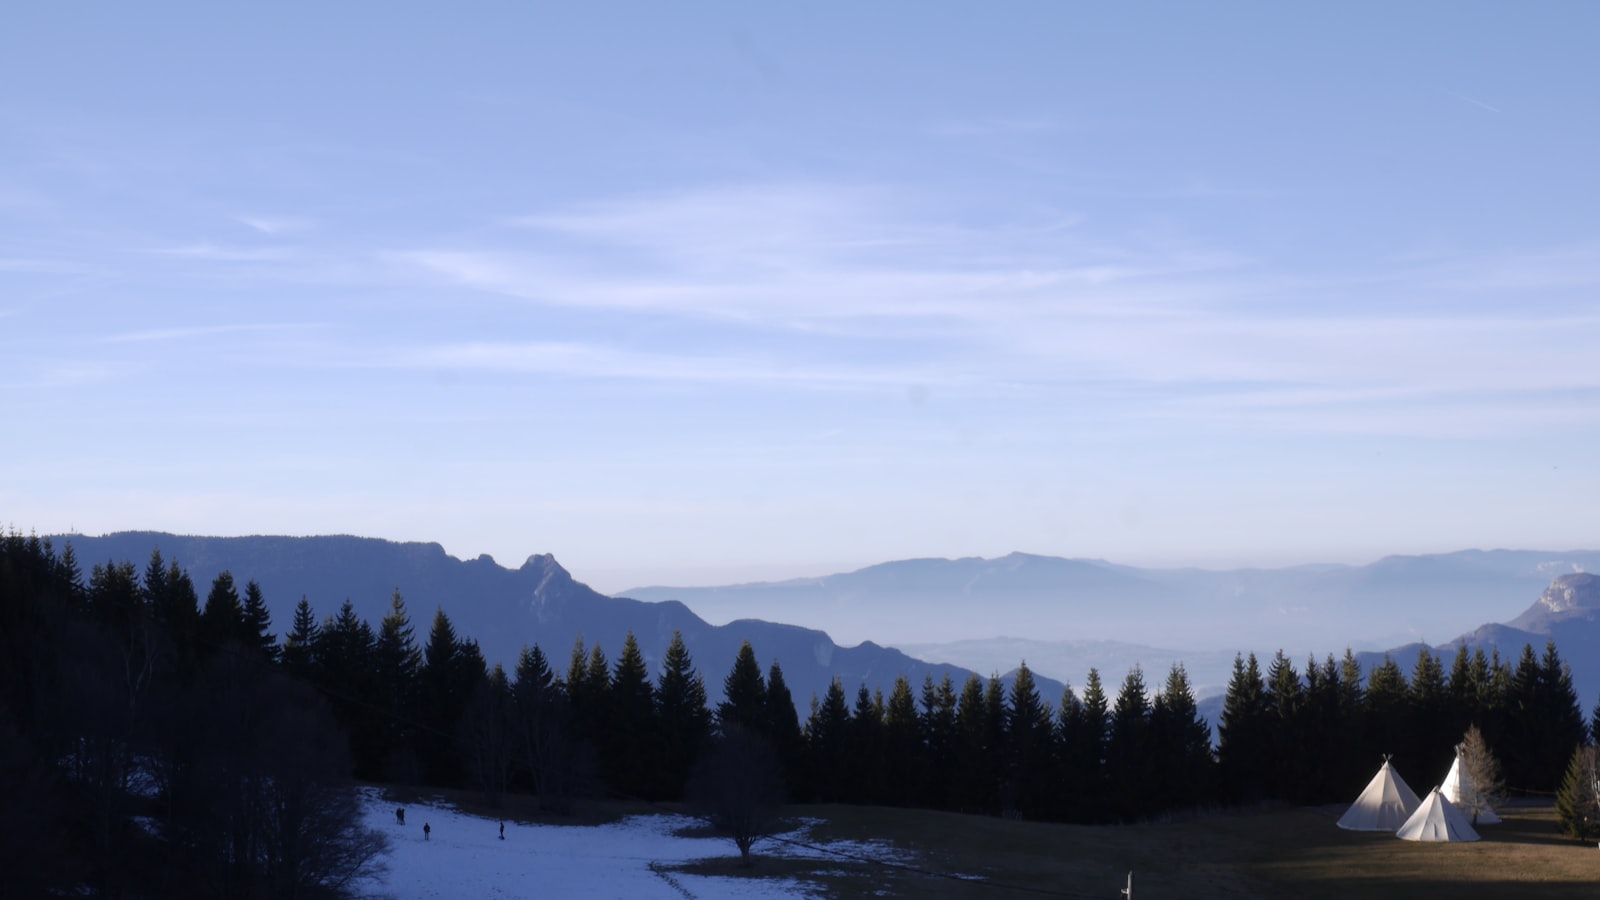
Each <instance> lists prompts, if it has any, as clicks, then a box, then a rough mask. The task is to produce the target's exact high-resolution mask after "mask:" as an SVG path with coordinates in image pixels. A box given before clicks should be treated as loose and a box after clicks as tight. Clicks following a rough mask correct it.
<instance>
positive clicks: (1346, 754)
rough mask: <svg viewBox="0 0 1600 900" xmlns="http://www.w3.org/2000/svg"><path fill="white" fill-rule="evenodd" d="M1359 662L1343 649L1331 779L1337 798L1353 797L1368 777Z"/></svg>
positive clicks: (1364, 689) (1369, 776) (1369, 774)
mask: <svg viewBox="0 0 1600 900" xmlns="http://www.w3.org/2000/svg"><path fill="white" fill-rule="evenodd" d="M1364 681H1365V679H1364V678H1363V677H1362V672H1361V662H1360V661H1359V660H1357V659H1356V655H1355V651H1353V650H1351V649H1350V648H1349V647H1346V648H1345V650H1344V658H1343V659H1342V660H1340V661H1339V727H1340V737H1341V741H1340V744H1339V746H1340V752H1339V753H1338V754H1337V755H1336V757H1335V759H1336V766H1335V769H1334V773H1333V779H1332V780H1331V781H1330V783H1331V784H1332V785H1333V790H1334V793H1335V794H1336V795H1337V796H1339V797H1351V796H1355V795H1356V792H1358V791H1360V790H1361V788H1362V786H1363V785H1365V784H1366V781H1367V780H1368V779H1370V778H1371V776H1372V773H1371V771H1370V770H1369V769H1370V767H1369V766H1368V764H1367V762H1366V761H1365V760H1366V754H1365V752H1364V749H1363V748H1365V747H1366V745H1367V692H1366V688H1365V687H1363V682H1364Z"/></svg>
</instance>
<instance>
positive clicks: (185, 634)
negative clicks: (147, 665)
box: [144, 550, 200, 684]
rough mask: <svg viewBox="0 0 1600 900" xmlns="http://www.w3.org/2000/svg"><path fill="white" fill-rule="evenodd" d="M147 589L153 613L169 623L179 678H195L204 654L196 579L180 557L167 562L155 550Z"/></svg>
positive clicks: (186, 680) (147, 572) (147, 571)
mask: <svg viewBox="0 0 1600 900" xmlns="http://www.w3.org/2000/svg"><path fill="white" fill-rule="evenodd" d="M144 593H145V598H146V599H145V602H146V603H147V605H148V606H149V608H150V611H151V614H152V615H153V616H154V617H155V619H156V621H158V622H162V623H164V624H165V625H166V626H167V633H168V634H169V635H170V636H171V638H172V646H173V656H174V661H173V662H174V666H173V667H174V669H175V670H176V674H177V677H178V679H179V681H180V682H182V683H185V684H188V683H190V682H192V681H193V680H194V676H195V674H196V672H197V671H198V667H199V658H200V650H199V646H198V644H199V639H200V600H199V598H198V597H197V596H196V594H195V590H194V582H193V581H191V580H190V579H189V574H188V573H187V572H185V571H183V570H182V569H180V568H179V567H178V563H177V561H175V560H174V561H173V562H171V563H170V564H168V563H163V561H162V559H161V551H160V550H152V551H151V553H150V563H149V565H148V566H146V567H145V573H144Z"/></svg>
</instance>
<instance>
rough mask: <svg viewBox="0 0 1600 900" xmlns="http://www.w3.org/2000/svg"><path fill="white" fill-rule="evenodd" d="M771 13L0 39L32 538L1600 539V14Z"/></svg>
mask: <svg viewBox="0 0 1600 900" xmlns="http://www.w3.org/2000/svg"><path fill="white" fill-rule="evenodd" d="M778 6H779V5H777V4H765V5H760V4H726V5H707V4H687V5H682V6H672V5H666V4H654V5H650V4H638V5H617V4H532V3H505V4H468V5H455V6H446V5H443V4H430V5H424V4H357V3H340V4H300V3H277V4H270V5H269V4H259V5H257V7H258V8H255V9H247V10H238V9H230V10H226V11H224V10H222V9H221V8H219V7H218V6H217V5H216V4H198V3H197V4H192V5H187V6H185V5H179V4H165V3H154V4H103V5H91V4H68V3H32V2H21V3H17V4H12V5H10V6H8V10H7V14H6V20H7V24H6V26H5V27H4V28H3V29H0V354H3V360H4V366H3V368H0V413H3V415H4V419H5V421H6V422H7V423H8V428H7V431H8V432H9V434H8V437H7V439H6V441H5V447H6V449H5V455H4V462H5V466H4V469H5V474H4V476H3V478H0V523H4V524H10V525H15V526H16V527H19V528H21V529H23V530H37V531H40V532H44V533H53V532H62V531H67V530H69V529H72V530H77V531H80V532H85V533H100V532H104V531H111V530H123V529H132V528H151V529H162V530H171V531H179V532H185V533H203V534H254V533H284V534H325V533H354V534H363V535H372V536H380V537H387V538H394V539H401V540H428V541H438V542H440V543H442V544H443V545H444V546H445V548H446V549H447V550H448V551H450V552H451V553H454V554H456V555H458V556H465V557H471V556H476V555H478V554H480V553H490V554H492V555H494V556H495V557H496V559H498V560H499V561H500V562H501V563H503V564H507V565H513V566H514V565H517V564H519V563H520V562H521V560H522V559H523V558H524V557H525V556H527V555H528V554H530V553H535V552H552V553H554V554H555V555H556V557H557V558H558V559H560V560H561V561H562V562H563V563H564V564H566V565H567V566H568V567H569V568H570V569H572V571H573V572H574V573H575V574H576V575H577V577H579V578H580V579H582V580H586V581H588V582H590V583H591V584H593V585H595V586H596V587H598V588H601V589H602V590H619V589H622V588H625V587H630V586H637V585H642V584H647V583H715V582H723V581H733V580H746V579H752V578H767V577H780V576H794V575H802V574H823V573H826V572H829V571H835V570H838V569H842V568H847V567H854V566H858V565H864V564H869V563H873V562H878V561H883V560H887V559H894V558H903V557H910V556H962V555H985V556H992V555H1000V554H1004V553H1007V552H1010V551H1013V550H1022V551H1028V552H1036V553H1048V554H1057V555H1064V556H1089V557H1103V558H1109V559H1113V560H1116V561H1119V562H1127V563H1135V564H1200V565H1208V566H1232V565H1240V564H1255V565H1277V564H1287V563H1296V562H1312V561H1352V562H1363V561H1367V560H1370V559H1373V558H1376V557H1378V556H1381V555H1384V554H1387V553H1413V552H1428V551H1441V550H1453V549H1461V548H1466V547H1527V548H1540V549H1572V548H1577V547H1590V548H1592V547H1595V546H1600V519H1597V518H1596V517H1595V516H1594V514H1593V510H1594V509H1595V507H1596V501H1597V500H1600V453H1597V452H1596V451H1595V448H1596V446H1600V440H1597V439H1600V359H1597V355H1596V352H1595V349H1594V348H1595V334H1596V328H1595V326H1596V325H1597V324H1600V219H1597V217H1596V215H1595V210H1597V209H1600V178H1597V177H1596V171H1597V169H1596V164H1595V160H1597V159H1600V63H1596V62H1595V60H1594V54H1593V52H1592V49H1593V48H1592V37H1593V35H1595V34H1597V33H1600V6H1596V5H1594V4H1591V3H1542V4H1535V5H1523V4H1473V3H1463V2H1448V3H1408V4H1390V3H1371V4H1362V3H1351V4H1324V5H1319V6H1316V7H1310V6H1306V5H1300V4H1297V5H1292V6H1289V5H1282V4H1255V3H1223V4H1179V3H1168V4H1105V5H1090V4H1071V3H1042V4H1023V3H1017V4H1007V5H1003V6H999V7H986V8H984V9H981V10H980V9H978V8H977V7H976V6H967V7H959V6H956V5H953V4H952V5H943V4H926V3H916V4H909V3H908V4H889V3H884V4H872V5H870V6H868V5H864V4H809V5H787V6H785V7H784V8H777V7H778ZM864 6H865V7H867V8H862V7H864Z"/></svg>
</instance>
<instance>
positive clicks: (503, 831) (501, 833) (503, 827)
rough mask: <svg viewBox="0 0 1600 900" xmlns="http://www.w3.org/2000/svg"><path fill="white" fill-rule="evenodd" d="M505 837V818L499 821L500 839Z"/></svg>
mask: <svg viewBox="0 0 1600 900" xmlns="http://www.w3.org/2000/svg"><path fill="white" fill-rule="evenodd" d="M505 839H506V823H505V820H504V819H502V820H501V821H500V840H502V841H503V840H505Z"/></svg>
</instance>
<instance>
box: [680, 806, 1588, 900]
mask: <svg viewBox="0 0 1600 900" xmlns="http://www.w3.org/2000/svg"><path fill="white" fill-rule="evenodd" d="M795 812H796V813H798V814H800V815H803V816H805V817H807V818H809V819H813V820H820V821H819V822H817V823H816V824H814V825H813V826H812V827H811V828H810V829H809V830H808V831H807V832H806V834H805V835H804V836H803V838H802V839H803V840H804V841H805V842H806V843H810V844H816V845H820V846H824V847H826V846H829V845H830V844H831V845H833V846H835V847H842V848H846V849H853V852H859V851H860V847H859V846H858V845H859V844H860V843H862V842H879V843H880V844H881V845H888V846H890V847H892V848H894V850H893V851H891V852H889V853H886V854H884V855H885V856H887V857H888V858H890V859H892V860H893V861H895V862H897V863H899V864H900V865H877V864H873V863H870V862H864V861H861V860H859V859H853V858H848V857H842V858H833V859H820V860H813V859H794V858H786V857H779V856H775V855H774V854H773V852H772V851H771V845H770V844H769V845H765V846H763V847H762V848H759V849H758V857H757V860H756V864H755V866H754V867H753V869H741V868H739V866H738V861H737V859H732V858H729V859H716V860H706V861H702V862H699V863H694V864H691V865H687V866H683V867H681V868H682V870H683V871H685V872H694V873H698V874H708V875H710V874H714V875H722V876H731V877H783V878H792V879H797V880H800V881H804V882H807V883H810V884H815V885H818V886H820V887H821V888H822V889H823V890H824V891H825V893H826V895H827V896H829V897H838V898H857V897H863V898H864V897H878V896H886V895H887V896H916V897H919V898H940V897H949V898H969V897H970V898H994V897H1000V896H1016V897H1024V896H1048V895H1051V894H1056V895H1065V896H1109V897H1115V896H1116V893H1115V892H1116V891H1117V890H1118V889H1120V888H1121V887H1122V886H1123V885H1124V884H1125V882H1126V878H1127V873H1128V872H1129V870H1132V871H1133V872H1134V877H1135V892H1136V896H1144V897H1193V898H1209V897H1217V898H1222V897H1230V898H1237V897H1285V896H1293V897H1309V898H1335V897H1337V898H1346V897H1363V898H1365V897H1375V898H1410V897H1417V896H1428V895H1434V894H1437V895H1441V896H1445V895H1447V896H1450V897H1452V898H1490V897H1495V898H1498V897H1512V896H1514V897H1551V898H1565V897H1588V898H1592V897H1594V896H1596V885H1597V882H1600V850H1597V849H1596V848H1595V847H1594V846H1593V845H1590V844H1578V843H1576V842H1573V841H1570V840H1567V839H1565V838H1563V837H1562V836H1561V835H1560V833H1559V831H1558V828H1557V826H1556V821H1555V815H1554V812H1553V811H1552V810H1551V809H1550V807H1548V806H1529V807H1516V808H1511V809H1506V810H1502V811H1501V814H1502V815H1503V816H1504V817H1505V820H1506V821H1505V822H1504V824H1501V825H1494V826H1484V827H1483V828H1481V829H1479V832H1480V834H1481V835H1482V836H1483V840H1481V841H1479V842H1477V843H1471V844H1424V843H1413V842H1410V841H1402V840H1398V839H1396V838H1395V837H1394V836H1393V835H1390V834H1386V833H1362V832H1348V831H1343V830H1341V829H1339V828H1338V827H1336V826H1335V825H1334V821H1335V820H1336V819H1337V817H1338V815H1339V814H1340V813H1341V812H1343V808H1342V807H1337V808H1335V807H1324V808H1298V809H1264V810H1257V811H1251V812H1228V813H1216V814H1211V815H1207V816H1201V817H1196V818H1188V819H1185V820H1182V821H1171V822H1162V823H1151V824H1143V825H1130V826H1078V825H1056V824H1048V823H1033V822H1019V821H1008V820H1003V819H994V818H987V817H981V816H964V815H958V814H954V813H941V812H931V811H927V810H903V809H886V808H878V807H851V806H816V807H803V808H798V809H796V810H795ZM852 845H856V846H854V847H853V848H852ZM763 850H764V851H765V852H762V851H763ZM869 853H870V851H869ZM974 876H977V877H978V878H980V879H981V880H965V879H970V878H972V877H974ZM1005 888H1010V889H1011V890H1009V891H1008V890H1005Z"/></svg>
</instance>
